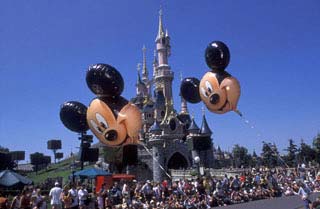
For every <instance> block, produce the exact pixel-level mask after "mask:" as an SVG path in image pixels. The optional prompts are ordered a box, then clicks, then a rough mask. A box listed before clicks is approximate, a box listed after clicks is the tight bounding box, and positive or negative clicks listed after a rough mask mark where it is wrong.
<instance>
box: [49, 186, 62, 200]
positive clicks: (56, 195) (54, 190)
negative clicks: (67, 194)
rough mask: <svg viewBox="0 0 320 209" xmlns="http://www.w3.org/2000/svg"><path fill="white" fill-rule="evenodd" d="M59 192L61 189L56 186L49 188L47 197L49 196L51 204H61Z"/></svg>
mask: <svg viewBox="0 0 320 209" xmlns="http://www.w3.org/2000/svg"><path fill="white" fill-rule="evenodd" d="M61 193H62V189H61V188H60V187H57V186H55V187H53V188H52V189H51V190H50V193H49V197H51V202H50V203H51V205H53V204H59V205H61V199H60V196H61Z"/></svg>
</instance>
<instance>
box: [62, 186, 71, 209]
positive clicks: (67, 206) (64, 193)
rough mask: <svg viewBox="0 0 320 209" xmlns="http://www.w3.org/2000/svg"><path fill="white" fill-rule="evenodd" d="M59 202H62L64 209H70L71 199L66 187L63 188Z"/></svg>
mask: <svg viewBox="0 0 320 209" xmlns="http://www.w3.org/2000/svg"><path fill="white" fill-rule="evenodd" d="M61 200H62V203H63V208H64V209H71V205H72V197H71V194H70V192H69V188H68V186H64V188H63V191H62V193H61Z"/></svg>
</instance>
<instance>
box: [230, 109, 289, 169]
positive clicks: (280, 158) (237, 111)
mask: <svg viewBox="0 0 320 209" xmlns="http://www.w3.org/2000/svg"><path fill="white" fill-rule="evenodd" d="M234 112H235V113H237V114H238V115H239V116H240V117H241V120H242V121H243V122H244V123H245V124H246V125H248V126H249V127H250V128H251V129H255V130H256V129H257V128H256V127H255V126H254V125H253V124H252V123H251V122H249V120H247V119H246V118H245V117H244V116H243V114H242V113H241V112H240V111H239V110H235V111H234ZM257 137H258V138H259V139H260V140H261V138H260V137H261V133H260V132H258V131H257ZM265 144H266V145H267V146H268V147H269V149H270V150H271V151H272V152H273V153H274V154H275V155H276V156H277V157H278V158H279V160H281V161H282V163H283V164H284V165H285V166H286V167H287V168H289V165H288V164H287V163H286V162H285V161H284V160H283V159H282V157H281V156H280V154H279V153H277V152H276V151H274V150H273V149H272V147H270V145H269V144H268V143H265Z"/></svg>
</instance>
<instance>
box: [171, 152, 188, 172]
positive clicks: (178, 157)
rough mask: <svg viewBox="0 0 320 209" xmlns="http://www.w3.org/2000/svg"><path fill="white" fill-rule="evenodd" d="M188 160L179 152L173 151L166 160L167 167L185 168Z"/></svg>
mask: <svg viewBox="0 0 320 209" xmlns="http://www.w3.org/2000/svg"><path fill="white" fill-rule="evenodd" d="M186 168H188V160H187V159H186V158H185V157H184V156H183V155H182V154H181V153H179V152H176V153H174V154H173V155H172V156H171V158H170V159H169V161H168V169H186Z"/></svg>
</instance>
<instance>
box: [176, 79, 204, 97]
mask: <svg viewBox="0 0 320 209" xmlns="http://www.w3.org/2000/svg"><path fill="white" fill-rule="evenodd" d="M199 85H200V81H199V80H198V79H197V78H185V79H183V80H182V82H181V86H180V94H181V96H182V97H183V98H184V99H185V100H187V101H188V102H190V103H198V102H200V101H201V98H200V94H199Z"/></svg>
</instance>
